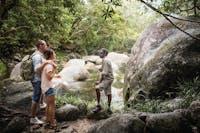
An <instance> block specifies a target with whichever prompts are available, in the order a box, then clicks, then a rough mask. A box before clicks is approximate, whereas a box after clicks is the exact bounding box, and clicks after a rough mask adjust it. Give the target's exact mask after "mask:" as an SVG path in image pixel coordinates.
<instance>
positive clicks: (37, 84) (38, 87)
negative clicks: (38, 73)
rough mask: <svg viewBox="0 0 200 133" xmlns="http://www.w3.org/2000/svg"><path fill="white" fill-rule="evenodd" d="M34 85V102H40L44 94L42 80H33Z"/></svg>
mask: <svg viewBox="0 0 200 133" xmlns="http://www.w3.org/2000/svg"><path fill="white" fill-rule="evenodd" d="M31 83H32V86H33V100H32V102H33V103H39V101H40V97H41V94H42V90H41V81H36V82H31Z"/></svg>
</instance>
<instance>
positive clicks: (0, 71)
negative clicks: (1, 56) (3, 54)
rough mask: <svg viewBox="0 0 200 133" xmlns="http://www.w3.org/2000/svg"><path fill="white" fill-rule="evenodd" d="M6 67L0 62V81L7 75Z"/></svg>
mask: <svg viewBox="0 0 200 133" xmlns="http://www.w3.org/2000/svg"><path fill="white" fill-rule="evenodd" d="M6 71H7V70H6V66H5V64H3V63H2V62H0V79H2V78H3V77H4V76H5V74H6Z"/></svg>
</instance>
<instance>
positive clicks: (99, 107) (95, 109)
mask: <svg viewBox="0 0 200 133" xmlns="http://www.w3.org/2000/svg"><path fill="white" fill-rule="evenodd" d="M92 111H93V112H94V113H97V112H99V111H101V105H97V106H95V107H94V108H93V109H92Z"/></svg>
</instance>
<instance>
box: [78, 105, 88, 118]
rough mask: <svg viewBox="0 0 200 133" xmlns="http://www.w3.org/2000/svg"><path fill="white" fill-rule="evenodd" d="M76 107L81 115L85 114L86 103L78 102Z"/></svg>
mask: <svg viewBox="0 0 200 133" xmlns="http://www.w3.org/2000/svg"><path fill="white" fill-rule="evenodd" d="M78 109H79V111H80V114H81V115H86V114H87V105H86V103H80V104H79V105H78Z"/></svg>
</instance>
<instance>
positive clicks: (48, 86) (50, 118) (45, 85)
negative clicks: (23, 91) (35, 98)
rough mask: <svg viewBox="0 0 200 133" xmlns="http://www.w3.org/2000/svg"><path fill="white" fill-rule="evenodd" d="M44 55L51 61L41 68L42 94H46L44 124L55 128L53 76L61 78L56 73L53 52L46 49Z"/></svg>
mask: <svg viewBox="0 0 200 133" xmlns="http://www.w3.org/2000/svg"><path fill="white" fill-rule="evenodd" d="M44 57H45V59H46V60H47V61H49V62H51V63H48V64H46V65H45V67H44V68H43V70H42V84H41V88H42V94H45V96H46V102H47V107H46V124H50V128H52V129H55V127H56V123H55V89H54V88H53V82H52V79H53V78H61V76H59V75H57V74H56V73H55V72H56V69H57V67H54V66H56V64H55V63H54V62H53V61H54V59H55V52H54V51H53V50H52V49H46V50H45V51H44Z"/></svg>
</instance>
